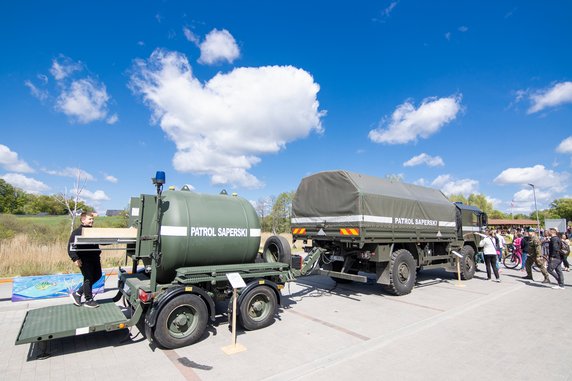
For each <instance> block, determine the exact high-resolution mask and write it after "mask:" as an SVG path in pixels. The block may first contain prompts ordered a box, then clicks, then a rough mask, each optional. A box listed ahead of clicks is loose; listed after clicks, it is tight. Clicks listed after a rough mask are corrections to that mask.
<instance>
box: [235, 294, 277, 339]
mask: <svg viewBox="0 0 572 381" xmlns="http://www.w3.org/2000/svg"><path fill="white" fill-rule="evenodd" d="M277 305H278V302H277V299H276V294H275V293H274V291H273V290H272V289H271V288H270V287H268V286H258V287H255V288H253V289H252V290H250V291H249V292H248V294H247V295H246V296H245V297H244V299H242V302H241V303H240V305H239V306H238V311H239V312H240V314H239V316H238V321H239V323H240V325H242V327H243V328H244V329H246V330H249V331H254V330H256V329H261V328H264V327H268V326H269V325H270V324H272V323H273V322H274V314H275V312H276V307H277Z"/></svg>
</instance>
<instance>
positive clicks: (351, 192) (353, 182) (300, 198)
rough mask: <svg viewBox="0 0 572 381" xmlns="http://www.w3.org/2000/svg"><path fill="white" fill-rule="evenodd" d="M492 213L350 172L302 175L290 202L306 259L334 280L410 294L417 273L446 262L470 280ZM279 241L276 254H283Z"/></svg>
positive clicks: (294, 232)
mask: <svg viewBox="0 0 572 381" xmlns="http://www.w3.org/2000/svg"><path fill="white" fill-rule="evenodd" d="M486 223H487V216H486V214H485V213H483V212H482V211H481V210H479V209H478V208H475V207H472V206H467V205H463V204H455V203H451V202H450V201H449V200H448V199H447V197H445V195H443V193H442V192H440V191H439V190H436V189H432V188H426V187H422V186H417V185H411V184H404V183H402V182H395V181H388V180H384V179H380V178H376V177H372V176H366V175H361V174H357V173H352V172H348V171H327V172H320V173H317V174H314V175H311V176H308V177H306V178H304V179H302V181H301V183H300V185H299V187H298V189H297V191H296V193H295V195H294V199H293V201H292V218H291V227H292V235H293V240H294V241H298V240H302V241H306V242H308V241H309V240H311V242H312V246H311V247H309V248H308V250H309V257H308V259H307V260H308V261H312V262H313V263H314V264H315V265H316V266H319V269H320V270H319V271H320V273H321V274H323V275H328V276H330V277H332V278H335V279H336V280H338V281H340V282H343V281H357V282H366V281H367V276H366V275H362V273H373V274H375V277H376V279H377V283H379V284H382V285H384V286H386V287H387V288H388V289H389V291H390V292H392V293H394V294H396V295H404V294H408V293H409V292H411V290H412V288H413V286H414V284H415V282H416V275H417V271H419V270H421V269H431V268H445V269H447V270H450V271H457V263H456V260H457V259H456V258H459V257H458V256H456V255H455V253H458V255H460V259H459V260H460V273H461V277H462V278H463V279H471V278H472V277H473V275H474V273H475V270H476V265H475V253H476V252H477V251H478V250H477V248H478V243H479V240H480V236H479V235H478V234H476V233H480V232H481V231H482V230H484V227H485V225H486ZM282 246H283V245H281V244H280V242H278V241H275V242H274V249H268V251H269V252H270V253H274V254H275V255H274V256H275V258H276V259H277V260H284V259H286V258H284V257H283V256H282V252H283V250H282Z"/></svg>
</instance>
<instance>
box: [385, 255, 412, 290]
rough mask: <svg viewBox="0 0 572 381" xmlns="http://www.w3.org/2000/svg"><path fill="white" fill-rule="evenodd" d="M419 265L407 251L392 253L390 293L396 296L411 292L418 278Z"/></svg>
mask: <svg viewBox="0 0 572 381" xmlns="http://www.w3.org/2000/svg"><path fill="white" fill-rule="evenodd" d="M416 268H417V265H416V263H415V258H413V255H411V253H410V252H409V251H407V250H405V249H400V250H397V251H394V252H393V253H391V261H390V262H389V286H388V288H389V291H390V292H391V293H393V294H395V295H406V294H409V293H410V292H411V290H412V289H413V286H414V285H415V280H416V278H417V272H416Z"/></svg>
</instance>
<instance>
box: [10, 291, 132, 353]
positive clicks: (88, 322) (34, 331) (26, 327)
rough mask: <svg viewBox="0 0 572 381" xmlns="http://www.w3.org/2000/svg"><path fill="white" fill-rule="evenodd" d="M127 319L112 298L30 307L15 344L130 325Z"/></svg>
mask: <svg viewBox="0 0 572 381" xmlns="http://www.w3.org/2000/svg"><path fill="white" fill-rule="evenodd" d="M127 322H128V319H127V318H126V317H125V315H124V314H123V312H122V311H121V309H120V308H119V307H118V306H117V305H116V304H115V303H114V302H113V300H111V299H107V300H102V301H99V308H85V307H78V306H75V305H73V304H71V303H70V304H64V305H59V306H50V307H44V308H38V309H35V310H30V311H28V313H27V314H26V317H25V318H24V322H23V323H22V327H21V328H20V333H19V334H18V337H17V339H16V344H26V343H36V342H41V341H46V340H52V339H57V338H61V337H69V336H76V335H83V334H86V333H91V332H97V331H114V330H118V329H122V328H127Z"/></svg>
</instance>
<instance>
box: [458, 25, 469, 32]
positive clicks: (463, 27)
mask: <svg viewBox="0 0 572 381" xmlns="http://www.w3.org/2000/svg"><path fill="white" fill-rule="evenodd" d="M458 29H459V32H461V33H465V32H467V31H468V30H469V27H467V26H465V25H461V26H460V27H459V28H458Z"/></svg>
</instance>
